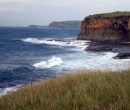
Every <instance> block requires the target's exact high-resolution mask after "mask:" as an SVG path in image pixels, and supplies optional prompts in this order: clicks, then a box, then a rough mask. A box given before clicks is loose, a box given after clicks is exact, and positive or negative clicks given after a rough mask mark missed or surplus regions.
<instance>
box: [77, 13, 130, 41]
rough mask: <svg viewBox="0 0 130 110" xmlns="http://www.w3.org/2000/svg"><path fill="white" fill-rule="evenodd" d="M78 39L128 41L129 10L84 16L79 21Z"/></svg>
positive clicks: (129, 32) (129, 29) (129, 27)
mask: <svg viewBox="0 0 130 110" xmlns="http://www.w3.org/2000/svg"><path fill="white" fill-rule="evenodd" d="M77 39H79V40H92V41H108V42H115V41H116V42H123V41H130V12H113V13H106V14H96V15H90V16H88V17H86V18H85V19H84V20H83V21H82V23H81V32H80V34H79V35H78V37H77Z"/></svg>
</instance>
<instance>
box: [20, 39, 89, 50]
mask: <svg viewBox="0 0 130 110" xmlns="http://www.w3.org/2000/svg"><path fill="white" fill-rule="evenodd" d="M21 40H22V41H23V42H28V43H34V44H50V45H59V46H75V47H82V48H85V47H86V46H88V43H89V42H90V41H83V40H69V39H46V38H44V39H38V38H25V39H21Z"/></svg>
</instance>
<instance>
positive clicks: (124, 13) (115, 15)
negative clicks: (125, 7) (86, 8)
mask: <svg viewBox="0 0 130 110" xmlns="http://www.w3.org/2000/svg"><path fill="white" fill-rule="evenodd" d="M120 16H130V12H128V11H116V12H112V13H102V14H94V15H89V16H87V17H86V18H85V19H88V18H107V17H109V18H110V17H120Z"/></svg>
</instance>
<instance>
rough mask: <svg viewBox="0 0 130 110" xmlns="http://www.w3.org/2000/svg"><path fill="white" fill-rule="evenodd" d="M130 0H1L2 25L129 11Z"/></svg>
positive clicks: (0, 21)
mask: <svg viewBox="0 0 130 110" xmlns="http://www.w3.org/2000/svg"><path fill="white" fill-rule="evenodd" d="M129 5H130V0H0V26H28V25H42V26H43V25H48V24H49V23H50V22H52V21H66V20H83V19H84V18H85V17H86V16H88V15H92V14H98V13H108V12H114V11H130V6H129Z"/></svg>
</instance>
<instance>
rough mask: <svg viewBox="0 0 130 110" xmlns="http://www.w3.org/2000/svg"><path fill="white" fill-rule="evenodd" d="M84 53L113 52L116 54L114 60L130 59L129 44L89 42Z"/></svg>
mask: <svg viewBox="0 0 130 110" xmlns="http://www.w3.org/2000/svg"><path fill="white" fill-rule="evenodd" d="M85 51H88V52H114V53H118V54H117V55H116V56H115V57H114V59H130V44H126V43H110V42H91V43H89V46H88V47H87V48H86V49H85Z"/></svg>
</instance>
